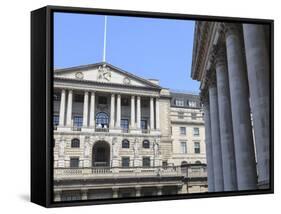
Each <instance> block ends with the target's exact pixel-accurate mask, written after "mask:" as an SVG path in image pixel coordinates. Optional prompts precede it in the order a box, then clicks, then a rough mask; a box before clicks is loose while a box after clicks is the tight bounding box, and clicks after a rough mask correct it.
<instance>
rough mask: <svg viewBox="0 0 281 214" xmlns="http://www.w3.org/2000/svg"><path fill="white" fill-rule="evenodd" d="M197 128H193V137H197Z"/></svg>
mask: <svg viewBox="0 0 281 214" xmlns="http://www.w3.org/2000/svg"><path fill="white" fill-rule="evenodd" d="M199 134H200V133H199V128H197V127H195V128H193V135H194V136H199Z"/></svg>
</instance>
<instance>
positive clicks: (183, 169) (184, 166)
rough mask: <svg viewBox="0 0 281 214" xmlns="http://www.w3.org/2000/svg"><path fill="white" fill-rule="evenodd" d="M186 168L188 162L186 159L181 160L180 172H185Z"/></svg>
mask: <svg viewBox="0 0 281 214" xmlns="http://www.w3.org/2000/svg"><path fill="white" fill-rule="evenodd" d="M187 169H188V164H187V162H186V161H182V162H181V172H182V173H187Z"/></svg>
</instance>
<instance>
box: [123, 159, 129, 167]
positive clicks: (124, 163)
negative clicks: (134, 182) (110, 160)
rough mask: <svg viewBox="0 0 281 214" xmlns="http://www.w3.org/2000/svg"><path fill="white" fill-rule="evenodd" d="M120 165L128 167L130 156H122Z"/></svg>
mask: <svg viewBox="0 0 281 214" xmlns="http://www.w3.org/2000/svg"><path fill="white" fill-rule="evenodd" d="M122 167H130V157H122Z"/></svg>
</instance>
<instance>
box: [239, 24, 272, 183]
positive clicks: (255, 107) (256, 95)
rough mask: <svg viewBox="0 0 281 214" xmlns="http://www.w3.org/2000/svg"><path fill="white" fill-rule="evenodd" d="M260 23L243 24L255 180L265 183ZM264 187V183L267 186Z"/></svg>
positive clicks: (265, 89)
mask: <svg viewBox="0 0 281 214" xmlns="http://www.w3.org/2000/svg"><path fill="white" fill-rule="evenodd" d="M265 29H267V30H268V28H264V26H263V25H258V24H243V32H244V41H245V42H244V43H245V52H246V60H247V70H248V79H249V90H250V99H251V110H252V116H253V126H254V130H255V143H256V153H257V168H258V175H259V176H258V182H259V184H260V185H261V186H265V187H266V186H267V185H268V184H269V167H270V166H269V164H270V159H269V143H270V141H269V140H270V139H269V132H270V130H269V118H270V115H269V111H270V110H269V107H270V101H269V98H270V89H269V87H270V86H269V85H270V67H269V56H268V53H269V51H268V48H267V46H268V44H267V42H266V41H267V38H266V37H267V36H266V33H267V32H266V31H265ZM267 187H268V186H267Z"/></svg>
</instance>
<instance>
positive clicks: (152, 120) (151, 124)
mask: <svg viewBox="0 0 281 214" xmlns="http://www.w3.org/2000/svg"><path fill="white" fill-rule="evenodd" d="M150 129H154V98H153V97H150Z"/></svg>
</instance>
